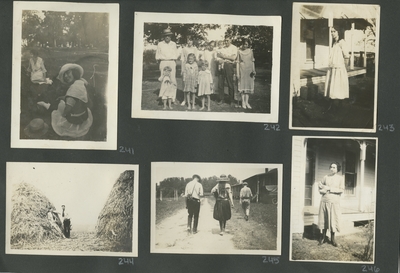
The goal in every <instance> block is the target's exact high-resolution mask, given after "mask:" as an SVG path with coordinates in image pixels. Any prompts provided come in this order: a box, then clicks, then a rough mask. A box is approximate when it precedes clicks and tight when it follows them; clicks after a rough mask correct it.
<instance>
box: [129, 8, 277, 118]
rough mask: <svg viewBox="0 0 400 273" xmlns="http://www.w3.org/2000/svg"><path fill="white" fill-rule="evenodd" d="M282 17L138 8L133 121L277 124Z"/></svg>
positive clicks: (135, 40) (135, 34) (136, 14)
mask: <svg viewBox="0 0 400 273" xmlns="http://www.w3.org/2000/svg"><path fill="white" fill-rule="evenodd" d="M280 41H281V17H280V16H238V15H219V14H173V13H143V12H137V13H135V32H134V69H133V91H132V118H158V119H189V120H219V121H247V122H278V104H279V103H278V102H279V69H280Z"/></svg>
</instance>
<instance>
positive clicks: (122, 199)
mask: <svg viewBox="0 0 400 273" xmlns="http://www.w3.org/2000/svg"><path fill="white" fill-rule="evenodd" d="M133 179H134V171H125V172H123V173H122V174H121V175H120V176H119V178H118V180H117V182H115V184H114V186H113V188H112V189H111V192H110V195H109V196H108V199H107V202H106V204H105V205H104V207H103V209H102V210H101V212H100V214H99V217H98V220H97V226H96V232H97V236H98V237H100V238H102V239H107V240H108V241H111V243H112V246H113V251H123V252H131V251H132V224H133V183H134V181H133Z"/></svg>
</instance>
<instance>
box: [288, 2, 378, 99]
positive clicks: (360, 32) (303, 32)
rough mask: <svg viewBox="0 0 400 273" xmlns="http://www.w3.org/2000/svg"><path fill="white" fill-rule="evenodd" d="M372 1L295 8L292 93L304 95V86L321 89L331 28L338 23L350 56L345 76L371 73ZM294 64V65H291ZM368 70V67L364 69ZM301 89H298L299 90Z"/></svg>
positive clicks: (372, 56) (373, 30)
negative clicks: (362, 3)
mask: <svg viewBox="0 0 400 273" xmlns="http://www.w3.org/2000/svg"><path fill="white" fill-rule="evenodd" d="M378 15H379V14H378V6H373V5H340V6H338V5H323V6H322V5H301V6H300V7H299V8H298V10H297V11H294V15H293V16H294V17H293V22H299V24H298V27H297V28H296V27H293V30H292V31H293V38H292V39H293V43H294V44H293V47H292V48H293V49H292V50H293V52H292V75H293V76H292V77H293V79H292V80H293V86H294V88H295V90H294V91H295V93H296V94H297V95H301V96H302V97H307V95H308V94H307V93H309V92H308V91H310V90H307V87H309V86H317V87H318V92H323V91H324V90H323V88H324V84H325V80H326V73H327V70H328V65H329V55H330V50H331V47H330V46H329V45H332V37H331V35H330V30H331V27H332V26H334V25H335V26H340V27H341V28H342V29H343V30H344V31H345V33H344V40H345V41H346V45H347V50H348V52H349V56H350V69H349V71H348V77H354V76H357V75H365V74H367V72H368V73H371V74H372V75H374V61H375V38H376V33H375V29H376V19H377V16H378ZM293 64H294V65H293ZM367 70H368V71H367ZM299 90H300V92H298V91H299Z"/></svg>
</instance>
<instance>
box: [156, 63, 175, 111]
mask: <svg viewBox="0 0 400 273" xmlns="http://www.w3.org/2000/svg"><path fill="white" fill-rule="evenodd" d="M171 71H172V68H171V67H169V66H166V67H164V69H163V75H162V79H161V88H160V94H159V97H160V98H161V99H162V101H163V103H164V108H163V109H167V101H168V107H169V109H173V108H172V105H171V102H172V98H174V97H175V95H176V82H174V81H173V80H172V79H171Z"/></svg>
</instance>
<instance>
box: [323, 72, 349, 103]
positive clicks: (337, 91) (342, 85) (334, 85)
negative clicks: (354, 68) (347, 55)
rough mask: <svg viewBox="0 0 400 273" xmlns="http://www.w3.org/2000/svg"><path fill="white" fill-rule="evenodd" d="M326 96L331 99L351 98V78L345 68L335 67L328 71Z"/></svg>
mask: <svg viewBox="0 0 400 273" xmlns="http://www.w3.org/2000/svg"><path fill="white" fill-rule="evenodd" d="M325 96H326V97H329V98H331V99H347V98H349V78H348V75H347V70H346V68H345V67H338V68H337V67H333V68H330V69H329V70H328V72H327V74H326V82H325Z"/></svg>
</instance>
